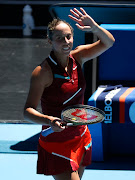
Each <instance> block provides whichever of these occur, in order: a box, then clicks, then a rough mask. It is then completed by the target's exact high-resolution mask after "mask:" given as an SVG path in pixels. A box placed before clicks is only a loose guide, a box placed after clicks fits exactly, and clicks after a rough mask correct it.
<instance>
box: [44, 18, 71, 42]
mask: <svg viewBox="0 0 135 180" xmlns="http://www.w3.org/2000/svg"><path fill="white" fill-rule="evenodd" d="M61 22H63V23H65V24H67V25H68V26H69V28H70V29H71V33H72V34H74V30H73V27H72V26H71V25H70V24H69V23H68V22H66V21H65V20H61V19H59V18H55V19H53V20H52V21H51V22H50V23H49V24H48V27H47V37H48V38H49V39H50V40H52V36H53V32H54V30H55V28H56V26H57V25H59V24H60V23H61Z"/></svg>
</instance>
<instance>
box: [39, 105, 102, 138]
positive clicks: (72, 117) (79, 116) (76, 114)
mask: <svg viewBox="0 0 135 180" xmlns="http://www.w3.org/2000/svg"><path fill="white" fill-rule="evenodd" d="M104 118H105V113H104V112H103V111H102V110H100V109H98V108H96V107H93V106H89V105H81V104H78V105H73V106H69V107H67V108H65V109H64V110H63V111H62V112H61V119H62V121H63V123H62V125H63V126H78V125H87V124H95V123H100V122H102V121H103V120H104ZM52 132H53V130H52V129H51V128H48V129H46V130H44V131H42V135H43V136H47V135H49V134H50V133H52Z"/></svg>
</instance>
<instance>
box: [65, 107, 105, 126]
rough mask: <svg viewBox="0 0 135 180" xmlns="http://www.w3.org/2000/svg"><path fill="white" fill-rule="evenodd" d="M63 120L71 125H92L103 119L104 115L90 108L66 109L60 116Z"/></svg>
mask: <svg viewBox="0 0 135 180" xmlns="http://www.w3.org/2000/svg"><path fill="white" fill-rule="evenodd" d="M62 116H63V120H64V121H66V122H73V123H82V124H83V123H86V121H87V123H88V124H93V123H97V122H101V121H102V120H103V119H104V114H103V113H102V111H101V110H99V109H97V108H94V107H91V108H86V107H85V108H71V109H67V110H65V111H64V112H63V114H62Z"/></svg>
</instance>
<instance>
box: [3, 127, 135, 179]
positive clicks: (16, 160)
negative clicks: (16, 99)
mask: <svg viewBox="0 0 135 180" xmlns="http://www.w3.org/2000/svg"><path fill="white" fill-rule="evenodd" d="M40 129H41V126H40V125H28V124H0V173H1V178H2V179H4V180H8V179H14V180H18V179H20V180H23V179H33V180H36V179H41V180H42V179H48V180H51V179H53V178H52V177H51V176H44V175H37V174H36V161H37V152H36V145H37V139H38V136H39V132H40ZM28 144H30V145H31V146H29V145H28ZM134 177H135V165H134V160H133V158H132V159H128V158H126V157H125V158H116V157H115V158H111V159H110V160H108V161H102V162H98V161H97V162H93V163H92V165H91V166H89V167H88V168H87V169H86V170H85V173H84V176H83V178H82V179H83V180H89V179H90V178H94V179H99V178H100V179H101V180H108V179H110V180H114V179H123V180H127V178H129V179H131V180H133V179H134Z"/></svg>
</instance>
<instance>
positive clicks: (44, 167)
mask: <svg viewBox="0 0 135 180" xmlns="http://www.w3.org/2000/svg"><path fill="white" fill-rule="evenodd" d="M70 13H71V14H70V15H69V18H71V19H72V20H73V21H75V22H76V26H77V27H78V29H79V30H82V31H87V32H92V33H93V34H94V35H96V36H97V37H98V40H97V41H96V42H94V43H92V44H88V45H80V46H78V47H76V48H75V49H74V50H72V48H73V28H72V27H71V26H70V24H68V23H67V22H65V21H63V20H60V19H54V20H53V21H52V22H50V23H49V25H48V31H47V35H48V41H49V43H50V44H51V46H52V51H51V53H50V55H49V56H48V57H47V58H46V59H45V60H44V61H43V62H42V63H41V64H40V65H39V66H37V67H36V68H35V69H34V71H33V72H32V77H31V83H30V90H29V94H28V98H27V100H26V104H25V108H24V117H25V119H26V120H28V121H30V122H33V123H37V124H41V125H42V127H43V128H42V129H43V130H44V129H46V128H47V127H51V128H52V129H53V131H54V132H53V133H51V134H49V135H48V136H46V137H45V136H42V133H41V135H40V138H39V146H38V161H37V173H38V174H44V175H52V176H53V177H54V179H56V180H63V179H64V180H71V179H72V180H80V179H81V177H82V175H83V172H84V169H85V167H86V166H87V165H89V164H90V163H91V148H92V140H91V135H90V132H89V130H88V127H87V125H81V126H72V127H66V126H62V120H61V119H60V117H61V111H62V110H63V109H64V108H65V107H67V106H71V105H75V104H83V102H84V91H85V79H84V76H83V72H82V66H83V64H84V63H85V62H86V61H88V60H90V59H93V58H95V57H97V56H99V55H100V54H102V53H103V52H105V51H106V50H107V49H109V48H110V47H111V46H112V45H113V43H114V41H115V40H114V37H113V36H112V34H111V33H110V32H108V31H107V30H105V29H103V28H102V27H100V26H99V25H98V24H97V23H96V22H95V21H94V20H93V19H92V18H91V17H90V16H89V15H88V14H87V13H86V11H85V10H84V9H83V8H80V9H79V10H77V9H76V8H74V9H72V10H70ZM40 100H41V107H42V113H40V112H38V111H37V106H38V104H39V101H40Z"/></svg>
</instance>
